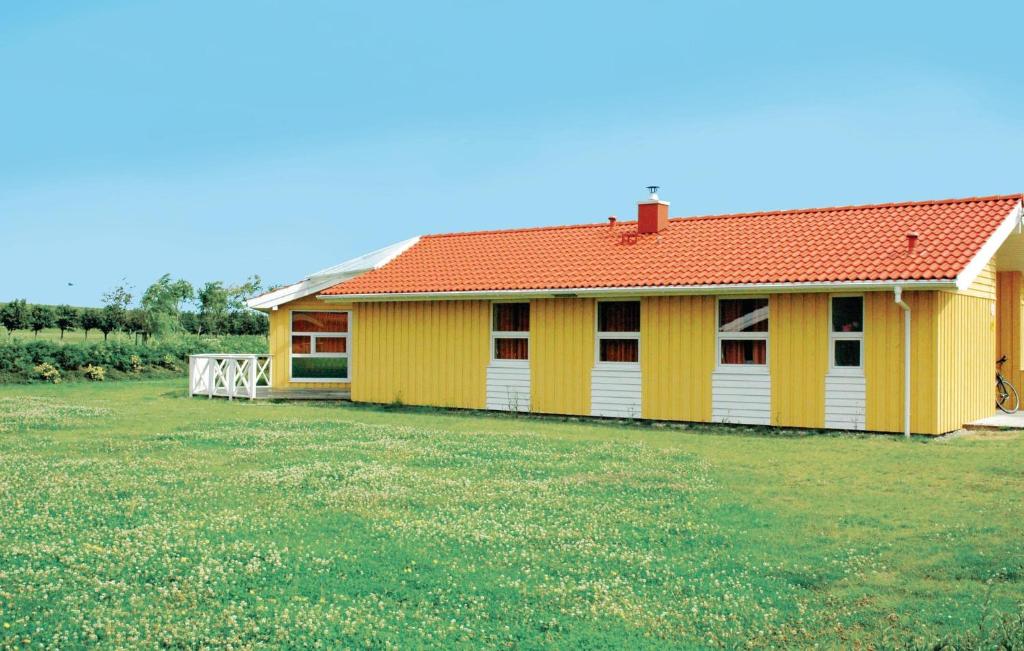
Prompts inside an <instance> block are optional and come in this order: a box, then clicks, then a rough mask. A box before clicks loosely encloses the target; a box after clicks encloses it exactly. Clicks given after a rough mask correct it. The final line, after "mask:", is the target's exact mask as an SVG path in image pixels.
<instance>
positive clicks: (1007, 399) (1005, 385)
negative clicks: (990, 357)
mask: <svg viewBox="0 0 1024 651" xmlns="http://www.w3.org/2000/svg"><path fill="white" fill-rule="evenodd" d="M1004 362H1006V355H1003V356H1002V357H1000V358H999V359H997V360H996V407H998V408H999V411H1002V412H1005V413H1007V414H1012V413H1014V412H1016V411H1017V409H1019V408H1020V396H1018V395H1017V390H1016V389H1014V388H1013V385H1012V384H1010V381H1009V380H1007V379H1006V378H1004V377H1003V373H1002V369H1003V363H1004Z"/></svg>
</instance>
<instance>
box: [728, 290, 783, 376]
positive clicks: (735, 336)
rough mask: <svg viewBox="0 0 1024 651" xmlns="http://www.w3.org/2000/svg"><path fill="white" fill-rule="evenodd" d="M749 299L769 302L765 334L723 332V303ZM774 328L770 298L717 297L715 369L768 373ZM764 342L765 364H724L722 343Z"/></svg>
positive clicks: (731, 371) (744, 296)
mask: <svg viewBox="0 0 1024 651" xmlns="http://www.w3.org/2000/svg"><path fill="white" fill-rule="evenodd" d="M749 299H761V300H765V301H768V330H765V331H764V332H722V323H721V321H722V305H721V303H722V301H741V300H749ZM771 327H772V300H771V297H769V296H746V295H737V296H717V297H716V300H715V368H716V369H717V370H719V371H727V372H729V373H768V369H769V366H770V365H771V361H772V360H771V354H772V350H771V345H770V344H769V341H768V333H769V332H770V330H771ZM741 339H742V340H747V341H764V364H726V363H724V362H722V342H723V341H735V340H741Z"/></svg>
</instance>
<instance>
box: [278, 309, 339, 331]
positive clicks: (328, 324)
mask: <svg viewBox="0 0 1024 651" xmlns="http://www.w3.org/2000/svg"><path fill="white" fill-rule="evenodd" d="M292 332H348V312H292Z"/></svg>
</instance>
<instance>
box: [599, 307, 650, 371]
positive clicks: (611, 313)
mask: <svg viewBox="0 0 1024 651" xmlns="http://www.w3.org/2000/svg"><path fill="white" fill-rule="evenodd" d="M597 361H598V362H611V363H633V364H637V363H639V362H640V302H639V301H601V302H599V303H598V304H597Z"/></svg>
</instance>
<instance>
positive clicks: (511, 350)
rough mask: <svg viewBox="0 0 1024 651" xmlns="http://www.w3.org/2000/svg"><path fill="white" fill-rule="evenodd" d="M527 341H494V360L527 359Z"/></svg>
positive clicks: (528, 344)
mask: <svg viewBox="0 0 1024 651" xmlns="http://www.w3.org/2000/svg"><path fill="white" fill-rule="evenodd" d="M529 358H530V340H529V339H499V338H497V337H495V339H494V359H529Z"/></svg>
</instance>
